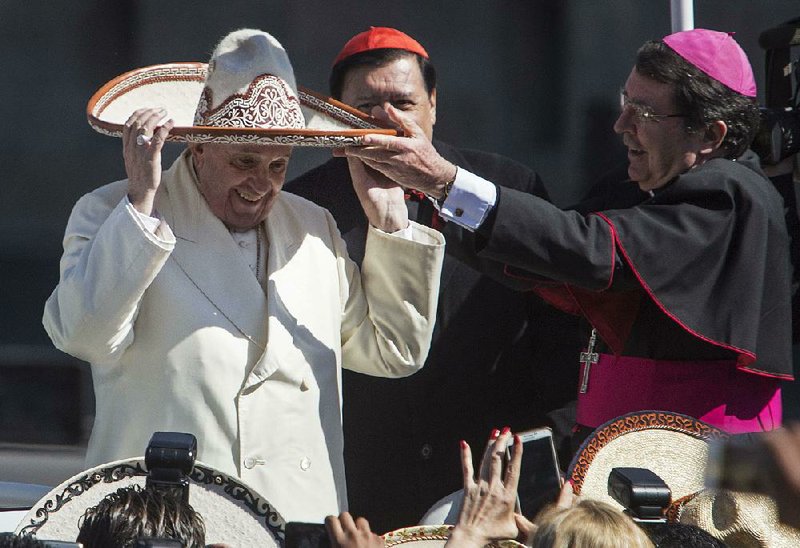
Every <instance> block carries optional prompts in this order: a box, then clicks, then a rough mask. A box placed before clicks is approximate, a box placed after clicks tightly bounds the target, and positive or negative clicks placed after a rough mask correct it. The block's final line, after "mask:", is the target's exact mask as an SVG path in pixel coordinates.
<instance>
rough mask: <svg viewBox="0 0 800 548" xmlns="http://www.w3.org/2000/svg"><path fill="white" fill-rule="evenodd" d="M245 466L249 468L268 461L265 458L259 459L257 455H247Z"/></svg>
mask: <svg viewBox="0 0 800 548" xmlns="http://www.w3.org/2000/svg"><path fill="white" fill-rule="evenodd" d="M243 464H244V467H245V468H247V469H248V470H250V469H252V468H255V467H256V466H258V465H262V464H267V461H265V460H264V459H259V458H256V457H247V458H245V459H244V461H243Z"/></svg>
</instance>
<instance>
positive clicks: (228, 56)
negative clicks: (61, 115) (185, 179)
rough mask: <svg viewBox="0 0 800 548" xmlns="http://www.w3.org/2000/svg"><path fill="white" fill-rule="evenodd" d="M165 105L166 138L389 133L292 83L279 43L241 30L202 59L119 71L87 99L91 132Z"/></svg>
mask: <svg viewBox="0 0 800 548" xmlns="http://www.w3.org/2000/svg"><path fill="white" fill-rule="evenodd" d="M157 107H162V108H164V109H166V111H167V113H168V117H170V118H172V119H173V120H174V121H175V127H173V129H172V130H171V132H170V134H169V136H168V137H167V140H170V141H184V142H196V143H209V142H214V143H252V144H261V145H273V144H278V145H293V146H319V147H341V146H349V145H358V144H360V143H361V139H362V138H363V136H364V135H366V134H368V133H383V134H388V135H396V134H397V131H396V130H394V129H389V128H387V127H386V126H385V125H382V124H381V123H380V122H379V121H377V120H376V119H374V118H371V117H369V116H367V115H365V114H363V113H362V112H360V111H358V110H356V109H354V108H352V107H349V106H347V105H345V104H343V103H340V102H339V101H336V100H334V99H331V98H328V97H325V96H324V95H321V94H318V93H315V92H313V91H310V90H308V89H306V88H303V87H299V86H297V84H296V82H295V78H294V71H293V69H292V65H291V63H290V61H289V57H288V55H287V54H286V51H285V50H284V49H283V46H281V44H280V43H279V42H278V41H277V40H276V39H275V38H274V37H273V36H271V35H270V34H268V33H266V32H263V31H259V30H254V29H242V30H238V31H235V32H232V33H230V34H229V35H227V36H226V37H224V38H223V39H222V41H221V42H220V43H219V45H218V46H217V48H216V49H215V51H214V53H213V55H212V57H211V60H210V61H209V63H208V64H205V63H168V64H161V65H152V66H148V67H144V68H139V69H135V70H132V71H129V72H126V73H124V74H122V75H120V76H117V77H116V78H114V79H112V80H111V81H109V82H108V83H106V84H105V85H103V86H102V87H101V88H100V89H99V90H98V91H97V92H96V93H95V94H94V95H93V96H92V98H91V99H90V100H89V104H88V105H87V107H86V115H87V118H88V121H89V125H90V126H91V127H92V128H93V129H95V130H96V131H98V132H100V133H102V134H104V135H110V136H113V137H120V136H121V135H122V130H123V125H124V123H125V121H126V120H127V119H128V117H129V116H130V115H131V113H133V112H134V111H135V110H136V109H139V108H157Z"/></svg>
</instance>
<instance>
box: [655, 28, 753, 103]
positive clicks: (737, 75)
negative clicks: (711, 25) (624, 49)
mask: <svg viewBox="0 0 800 548" xmlns="http://www.w3.org/2000/svg"><path fill="white" fill-rule="evenodd" d="M664 43H665V44H667V45H668V46H669V47H670V48H671V49H672V50H674V51H675V53H677V54H678V55H680V56H681V57H683V58H684V59H685V60H686V61H688V62H689V63H691V64H692V65H694V66H696V67H697V68H699V69H700V70H702V71H703V72H705V73H706V74H708V75H709V76H710V77H711V78H713V79H714V80H716V81H718V82H720V83H722V84H724V85H725V86H727V87H729V88H730V89H732V90H733V91H735V92H737V93H741V94H742V95H745V96H747V97H755V96H756V81H755V78H753V67H751V66H750V61H749V60H748V59H747V55H746V54H745V53H744V51H743V50H742V48H741V47H740V46H739V44H737V43H736V40H734V39H733V37H732V36H731V35H730V34H728V33H727V32H717V31H713V30H707V29H693V30H684V31H681V32H676V33H675V34H670V35H669V36H666V37H665V38H664Z"/></svg>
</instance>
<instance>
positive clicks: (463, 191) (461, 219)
mask: <svg viewBox="0 0 800 548" xmlns="http://www.w3.org/2000/svg"><path fill="white" fill-rule="evenodd" d="M495 203H497V187H496V186H494V184H493V183H491V182H489V181H487V180H486V179H484V178H483V177H479V176H477V175H475V174H474V173H470V172H469V171H467V170H466V169H464V168H462V167H459V168H458V173H456V180H455V182H454V183H453V186H452V187H451V188H450V192H449V193H448V194H447V199H446V200H445V201H444V203H443V204H441V206H439V207H437V209H438V210H439V215H440V216H441V217H442V218H443V219H445V220H447V221H450V222H453V223H456V224H457V225H459V226H461V227H463V228H466V229H467V230H473V231H474V230H476V229H477V228H478V227H479V226H481V223H483V221H484V220H485V219H486V216H487V215H488V214H489V211H491V209H492V208H493V207H494V204H495ZM434 204H436V202H434Z"/></svg>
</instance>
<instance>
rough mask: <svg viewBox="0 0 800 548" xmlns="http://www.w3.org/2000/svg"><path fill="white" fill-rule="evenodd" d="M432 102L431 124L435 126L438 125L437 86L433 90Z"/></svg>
mask: <svg viewBox="0 0 800 548" xmlns="http://www.w3.org/2000/svg"><path fill="white" fill-rule="evenodd" d="M430 102H431V125H432V126H435V125H436V88H433V89H432V90H431V96H430Z"/></svg>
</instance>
